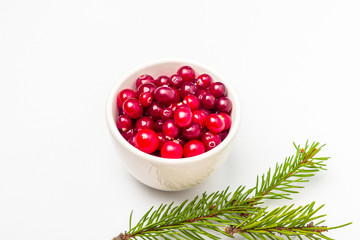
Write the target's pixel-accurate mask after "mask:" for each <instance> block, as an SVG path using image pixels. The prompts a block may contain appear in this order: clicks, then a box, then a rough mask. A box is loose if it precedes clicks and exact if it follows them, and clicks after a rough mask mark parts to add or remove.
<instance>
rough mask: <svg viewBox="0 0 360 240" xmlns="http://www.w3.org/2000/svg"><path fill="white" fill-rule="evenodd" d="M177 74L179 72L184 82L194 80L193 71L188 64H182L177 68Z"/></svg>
mask: <svg viewBox="0 0 360 240" xmlns="http://www.w3.org/2000/svg"><path fill="white" fill-rule="evenodd" d="M177 74H179V75H180V76H181V77H182V79H183V80H184V81H185V82H194V81H195V71H194V69H192V68H191V67H189V66H183V67H181V68H179V70H178V71H177Z"/></svg>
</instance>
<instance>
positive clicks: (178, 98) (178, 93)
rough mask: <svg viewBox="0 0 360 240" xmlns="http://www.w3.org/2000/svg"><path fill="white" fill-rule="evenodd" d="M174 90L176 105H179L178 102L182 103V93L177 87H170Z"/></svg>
mask: <svg viewBox="0 0 360 240" xmlns="http://www.w3.org/2000/svg"><path fill="white" fill-rule="evenodd" d="M170 87H171V88H172V89H174V91H175V101H174V102H175V103H177V102H180V100H181V96H180V91H179V89H177V88H176V87H174V86H170Z"/></svg>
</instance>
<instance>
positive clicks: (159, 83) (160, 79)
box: [154, 75, 170, 87]
mask: <svg viewBox="0 0 360 240" xmlns="http://www.w3.org/2000/svg"><path fill="white" fill-rule="evenodd" d="M154 84H155V85H156V86H157V87H160V86H163V85H169V84H170V78H169V77H168V76H165V75H162V76H159V77H158V78H157V79H155V81H154Z"/></svg>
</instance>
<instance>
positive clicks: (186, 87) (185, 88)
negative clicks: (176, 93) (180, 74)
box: [180, 82, 197, 98]
mask: <svg viewBox="0 0 360 240" xmlns="http://www.w3.org/2000/svg"><path fill="white" fill-rule="evenodd" d="M196 90H197V87H196V85H195V84H194V83H191V82H186V83H184V84H183V85H182V86H181V88H180V96H181V97H182V98H184V97H186V96H187V95H189V94H192V95H195V93H196Z"/></svg>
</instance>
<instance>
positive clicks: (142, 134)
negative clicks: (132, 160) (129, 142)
mask: <svg viewBox="0 0 360 240" xmlns="http://www.w3.org/2000/svg"><path fill="white" fill-rule="evenodd" d="M134 142H135V147H136V148H138V149H140V150H141V151H143V152H146V153H152V152H154V151H155V150H156V149H157V148H158V146H159V138H158V136H157V134H156V133H155V132H154V131H153V130H151V129H142V130H140V131H139V132H138V133H137V134H136V135H135V139H134Z"/></svg>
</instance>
